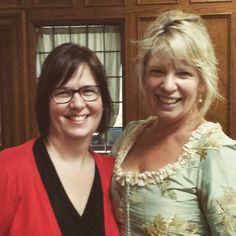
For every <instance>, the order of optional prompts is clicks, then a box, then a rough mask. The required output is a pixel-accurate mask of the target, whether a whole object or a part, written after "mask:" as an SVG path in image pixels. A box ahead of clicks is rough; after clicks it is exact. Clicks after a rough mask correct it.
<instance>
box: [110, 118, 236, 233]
mask: <svg viewBox="0 0 236 236" xmlns="http://www.w3.org/2000/svg"><path fill="white" fill-rule="evenodd" d="M154 119H156V118H155V117H150V118H148V119H147V120H142V121H134V122H131V123H130V124H128V126H127V127H126V129H125V130H124V132H123V134H122V136H121V137H120V139H119V140H118V141H117V143H116V144H115V145H114V148H113V155H115V156H116V163H115V168H114V175H113V178H112V187H111V193H112V202H113V207H114V211H115V215H116V218H117V221H118V224H119V227H120V231H121V236H146V235H147V236H172V235H173V236H176V235H181V236H183V235H184V236H193V235H204V236H211V235H214V236H218V235H219V236H227V235H232V236H233V235H234V236H236V141H235V140H232V139H230V138H229V137H228V136H226V135H225V134H224V133H223V131H222V129H221V126H220V125H219V124H218V123H212V122H206V123H204V124H202V125H200V126H199V127H198V128H197V129H196V130H195V131H193V133H192V135H191V137H190V138H189V140H188V142H187V143H186V144H185V145H184V147H183V151H182V153H181V155H180V156H179V157H178V160H177V161H176V162H175V163H174V164H168V165H166V166H165V167H163V168H162V169H160V170H159V171H158V172H155V171H146V172H144V173H140V174H137V173H135V172H131V171H129V172H125V171H123V170H122V167H121V164H122V162H123V160H124V159H125V157H126V155H127V153H128V152H129V150H130V149H131V147H132V145H133V144H134V142H135V140H136V137H137V136H138V134H139V132H140V131H141V130H142V129H145V127H146V125H148V124H150V122H153V120H154Z"/></svg>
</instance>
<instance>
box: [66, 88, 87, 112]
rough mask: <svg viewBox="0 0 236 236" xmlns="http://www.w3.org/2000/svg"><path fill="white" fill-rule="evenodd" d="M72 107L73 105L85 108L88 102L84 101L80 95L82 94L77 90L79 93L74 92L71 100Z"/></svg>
mask: <svg viewBox="0 0 236 236" xmlns="http://www.w3.org/2000/svg"><path fill="white" fill-rule="evenodd" d="M69 105H70V107H73V108H75V107H76V108H80V109H81V108H84V107H85V106H86V103H85V101H84V99H83V98H82V97H81V96H80V94H79V93H78V92H77V93H74V95H73V97H72V99H71V101H70V104H69Z"/></svg>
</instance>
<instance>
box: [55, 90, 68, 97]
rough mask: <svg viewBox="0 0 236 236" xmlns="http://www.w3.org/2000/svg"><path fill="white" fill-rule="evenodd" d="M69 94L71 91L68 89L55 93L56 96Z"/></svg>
mask: <svg viewBox="0 0 236 236" xmlns="http://www.w3.org/2000/svg"><path fill="white" fill-rule="evenodd" d="M70 94H71V93H70V92H69V91H59V92H57V93H56V94H55V95H56V96H57V97H68V96H70Z"/></svg>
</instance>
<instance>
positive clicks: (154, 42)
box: [137, 10, 221, 116]
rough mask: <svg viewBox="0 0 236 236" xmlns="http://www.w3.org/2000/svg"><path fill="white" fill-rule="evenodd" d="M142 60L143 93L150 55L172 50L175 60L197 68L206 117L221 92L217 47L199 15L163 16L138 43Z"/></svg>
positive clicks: (139, 69) (176, 13)
mask: <svg viewBox="0 0 236 236" xmlns="http://www.w3.org/2000/svg"><path fill="white" fill-rule="evenodd" d="M138 46H139V49H140V50H139V57H138V62H137V73H138V79H139V85H140V88H141V90H143V83H144V74H145V68H146V65H147V63H148V60H149V59H150V56H151V55H153V54H155V53H158V52H161V51H163V50H169V51H170V52H171V54H172V55H173V57H174V58H176V60H178V61H181V62H185V63H187V64H189V65H191V66H193V67H194V68H196V69H197V71H198V72H199V75H200V78H201V84H202V85H203V86H204V87H205V92H204V94H202V95H203V101H202V103H201V106H200V107H199V112H200V113H201V114H202V115H203V116H204V115H205V114H206V113H207V111H208V110H209V108H210V106H211V104H212V103H213V101H214V100H215V98H221V96H220V94H219V93H218V73H217V60H216V56H215V52H214V48H213V45H212V42H211V39H210V36H209V34H208V32H207V29H206V27H205V25H204V22H203V20H202V18H201V17H200V16H199V15H196V14H191V13H186V12H182V11H178V10H172V11H168V12H164V13H162V14H161V15H160V16H159V17H158V18H157V19H156V20H155V21H154V22H153V23H152V24H151V25H150V26H149V27H148V29H147V30H146V32H145V34H144V38H143V40H140V41H138Z"/></svg>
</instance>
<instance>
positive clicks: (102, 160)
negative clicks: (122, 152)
mask: <svg viewBox="0 0 236 236" xmlns="http://www.w3.org/2000/svg"><path fill="white" fill-rule="evenodd" d="M34 141H35V140H34V139H33V140H30V141H28V142H27V143H25V144H22V145H20V146H17V147H12V148H8V149H5V150H3V151H2V152H0V204H1V207H0V235H1V236H2V235H4V236H5V235H7V236H32V235H34V236H45V235H50V236H59V235H60V236H61V235H62V234H61V232H60V228H59V226H58V223H57V221H56V218H55V215H54V212H53V209H52V207H51V204H50V200H49V199H48V195H47V192H46V190H45V188H44V185H43V183H42V181H41V178H40V175H39V172H38V169H37V166H36V163H35V160H34V156H33V151H32V147H33V144H34ZM93 157H94V159H95V162H96V164H97V167H98V170H99V174H100V176H101V184H102V190H103V204H104V222H105V232H106V236H119V233H118V228H117V225H116V222H115V219H114V216H113V213H112V207H111V201H110V180H111V175H112V168H113V164H114V161H113V159H112V158H110V157H104V156H103V155H100V154H95V153H94V154H93Z"/></svg>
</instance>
